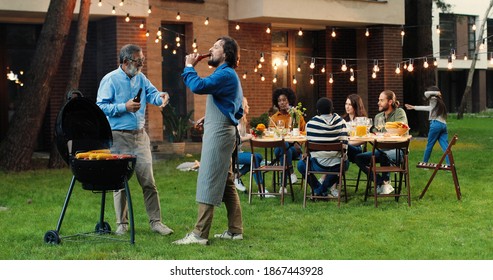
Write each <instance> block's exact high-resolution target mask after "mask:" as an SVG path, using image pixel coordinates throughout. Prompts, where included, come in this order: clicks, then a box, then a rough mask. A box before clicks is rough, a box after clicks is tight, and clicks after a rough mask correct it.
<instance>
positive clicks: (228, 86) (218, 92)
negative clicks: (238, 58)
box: [182, 63, 243, 125]
mask: <svg viewBox="0 0 493 280" xmlns="http://www.w3.org/2000/svg"><path fill="white" fill-rule="evenodd" d="M182 77H183V81H184V82H185V84H186V85H187V86H188V87H189V88H190V90H191V91H192V92H193V93H196V94H211V95H212V97H213V99H214V104H216V106H217V107H218V108H219V110H220V111H221V112H222V113H223V114H224V115H225V116H226V117H228V118H229V119H230V120H231V123H232V124H234V125H238V120H239V119H241V117H242V116H243V107H242V102H243V90H242V88H241V84H240V79H239V78H238V75H237V74H236V72H235V70H234V69H233V68H231V67H229V66H228V65H227V63H223V64H221V65H219V66H218V67H217V68H216V70H215V71H214V73H212V74H211V75H210V76H208V77H205V78H201V77H199V76H198V75H197V72H196V71H195V69H194V68H193V67H185V69H184V70H183V74H182Z"/></svg>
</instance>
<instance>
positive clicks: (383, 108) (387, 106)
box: [380, 104, 389, 112]
mask: <svg viewBox="0 0 493 280" xmlns="http://www.w3.org/2000/svg"><path fill="white" fill-rule="evenodd" d="M388 109H389V104H387V105H385V106H382V109H381V110H380V112H385V111H387V110H388Z"/></svg>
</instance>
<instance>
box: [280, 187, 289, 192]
mask: <svg viewBox="0 0 493 280" xmlns="http://www.w3.org/2000/svg"><path fill="white" fill-rule="evenodd" d="M283 192H284V193H288V190H287V188H282V187H281V188H280V189H279V193H283Z"/></svg>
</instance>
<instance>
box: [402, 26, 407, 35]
mask: <svg viewBox="0 0 493 280" xmlns="http://www.w3.org/2000/svg"><path fill="white" fill-rule="evenodd" d="M404 35H406V32H404V26H403V25H401V36H402V37H404Z"/></svg>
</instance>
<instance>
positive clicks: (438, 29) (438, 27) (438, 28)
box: [437, 24, 440, 35]
mask: <svg viewBox="0 0 493 280" xmlns="http://www.w3.org/2000/svg"><path fill="white" fill-rule="evenodd" d="M437 34H438V35H440V25H439V24H438V25H437Z"/></svg>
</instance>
